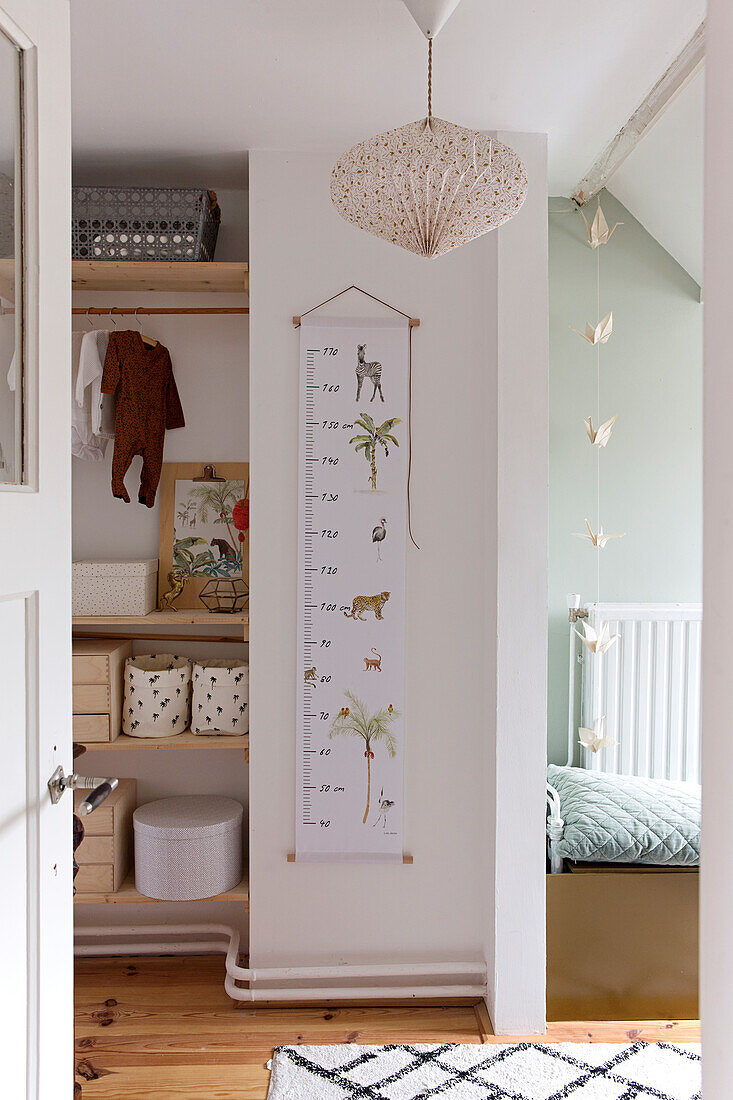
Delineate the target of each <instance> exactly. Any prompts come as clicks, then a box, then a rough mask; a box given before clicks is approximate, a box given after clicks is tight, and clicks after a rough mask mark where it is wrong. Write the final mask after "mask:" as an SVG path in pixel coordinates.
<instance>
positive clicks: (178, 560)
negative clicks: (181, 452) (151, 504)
mask: <svg viewBox="0 0 733 1100" xmlns="http://www.w3.org/2000/svg"><path fill="white" fill-rule="evenodd" d="M203 469H204V466H203V463H200V462H165V463H163V471H162V474H161V479H160V488H161V497H160V499H161V508H160V552H159V561H158V587H159V589H160V590H161V591H162V590H163V587H162V586H164V585H165V579H166V577H167V575H168V573H169V572H170V571H171V570H176V571H178V572H180V573H181V574H182V575H183V576H185V577H188V578H189V581H188V583H187V584H186V587H185V589H184V591H183V593H182V595H181V597H180V599H179V601H178V606H179V607H182V608H183V607H187V608H192V607H194V608H200V607H201V603H200V601H199V598H198V596H199V592H200V591H201V589H202V588H203V587H204V585H205V584H206V583H207V581H210V580H212V579H213V580H215V579H233V578H241V579H242V580H243V581H244V582H245V584H247V583H248V580H249V464H248V463H246V462H224V463H219V464H217V465H216V467H215V470H216V476H215V477H212V478H207V479H206V480H203V479H202V474H203Z"/></svg>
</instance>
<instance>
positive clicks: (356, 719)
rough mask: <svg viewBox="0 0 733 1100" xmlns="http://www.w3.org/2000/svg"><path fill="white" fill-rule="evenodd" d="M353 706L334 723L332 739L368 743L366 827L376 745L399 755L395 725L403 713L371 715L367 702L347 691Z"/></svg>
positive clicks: (391, 711) (384, 709)
mask: <svg viewBox="0 0 733 1100" xmlns="http://www.w3.org/2000/svg"><path fill="white" fill-rule="evenodd" d="M344 694H345V696H346V698H347V700H348V702H349V704H350V705H349V706H346V707H342V708H341V710H340V711H339V713H338V714H337V715H336V717H335V718H334V720H333V722H332V723H331V730H330V732H329V737H331V738H333V737H338V736H340V735H344V736H347V737H360V738H361V739H362V741H363V742H364V758H365V760H366V762H367V789H366V807H365V809H364V817H363V818H362V824H363V825H366V823H367V818H368V817H369V810H370V808H371V800H372V760H373V759H374V746H376V745H379V744H382V745H384V747H385V749H386V750H387V753H388V755H389V756H392V757H394V756H396V755H397V739H396V737H395V735H394V734H393V733H392V729H391V726H392V723H393V722H394V721H395V719H396V718H399V716H400V715H399V711H397V710H395V708H394V707H393V706H392V704H391V703H390V705H389V706H388V707H382V708H381V709H380V710H377V711H375V712H374V714H370V712H369V708H368V707H367V705H366V703H364V702H362V700H361V699H357V697H356V695H354V693H353V692H351V691H346V692H344Z"/></svg>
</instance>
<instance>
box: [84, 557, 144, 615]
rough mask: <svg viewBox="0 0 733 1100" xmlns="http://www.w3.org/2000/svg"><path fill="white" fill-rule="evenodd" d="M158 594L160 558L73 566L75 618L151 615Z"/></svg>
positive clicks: (87, 563)
mask: <svg viewBox="0 0 733 1100" xmlns="http://www.w3.org/2000/svg"><path fill="white" fill-rule="evenodd" d="M157 594H158V559H157V558H142V559H138V560H136V561H75V562H74V563H73V565H72V573H71V612H72V615H149V614H150V612H151V611H155V607H156V604H157Z"/></svg>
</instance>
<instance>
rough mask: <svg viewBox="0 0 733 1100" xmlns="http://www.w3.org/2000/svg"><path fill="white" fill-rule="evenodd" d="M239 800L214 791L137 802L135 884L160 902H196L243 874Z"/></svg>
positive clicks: (231, 884) (221, 890)
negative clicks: (141, 802)
mask: <svg viewBox="0 0 733 1100" xmlns="http://www.w3.org/2000/svg"><path fill="white" fill-rule="evenodd" d="M242 817H243V810H242V807H241V805H240V804H239V802H235V801H234V799H232V798H220V797H217V796H215V795H200V794H198V795H197V794H194V795H179V796H177V797H176V798H160V799H158V800H157V801H156V802H148V803H147V805H145V806H139V807H138V808H137V810H135V813H134V815H133V823H134V828H135V886H136V888H137V890H138V892H139V893H141V894H144V895H145V897H148V898H157V899H158V900H160V901H196V900H198V899H200V898H211V897H214V896H215V895H216V894H223V893H225V891H227V890H232V889H233V888H234V887H235V886H236V885H237V884H238V883H239V882H240V881H241V878H242Z"/></svg>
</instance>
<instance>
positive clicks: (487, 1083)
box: [267, 1043, 700, 1100]
mask: <svg viewBox="0 0 733 1100" xmlns="http://www.w3.org/2000/svg"><path fill="white" fill-rule="evenodd" d="M271 1068H272V1077H271V1080H270V1090H269V1092H268V1094H267V1095H268V1100H429V1098H432V1097H437V1098H439V1100H650V1098H653V1100H699V1097H700V1046H699V1044H698V1043H688V1044H679V1045H677V1044H672V1043H633V1044H632V1045H630V1046H627V1045H620V1044H617V1043H557V1044H554V1045H551V1044H546V1043H516V1044H513V1045H511V1046H499V1045H493V1044H486V1045H485V1046H477V1045H473V1046H469V1045H467V1044H455V1043H443V1044H441V1045H435V1044H429V1045H428V1044H420V1043H415V1044H414V1045H410V1044H406V1045H400V1046H379V1047H367V1046H363V1047H361V1046H354V1045H353V1044H348V1043H347V1044H344V1045H342V1046H298V1047H277V1048H276V1050H275V1055H274V1058H273V1060H272V1063H271Z"/></svg>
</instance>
